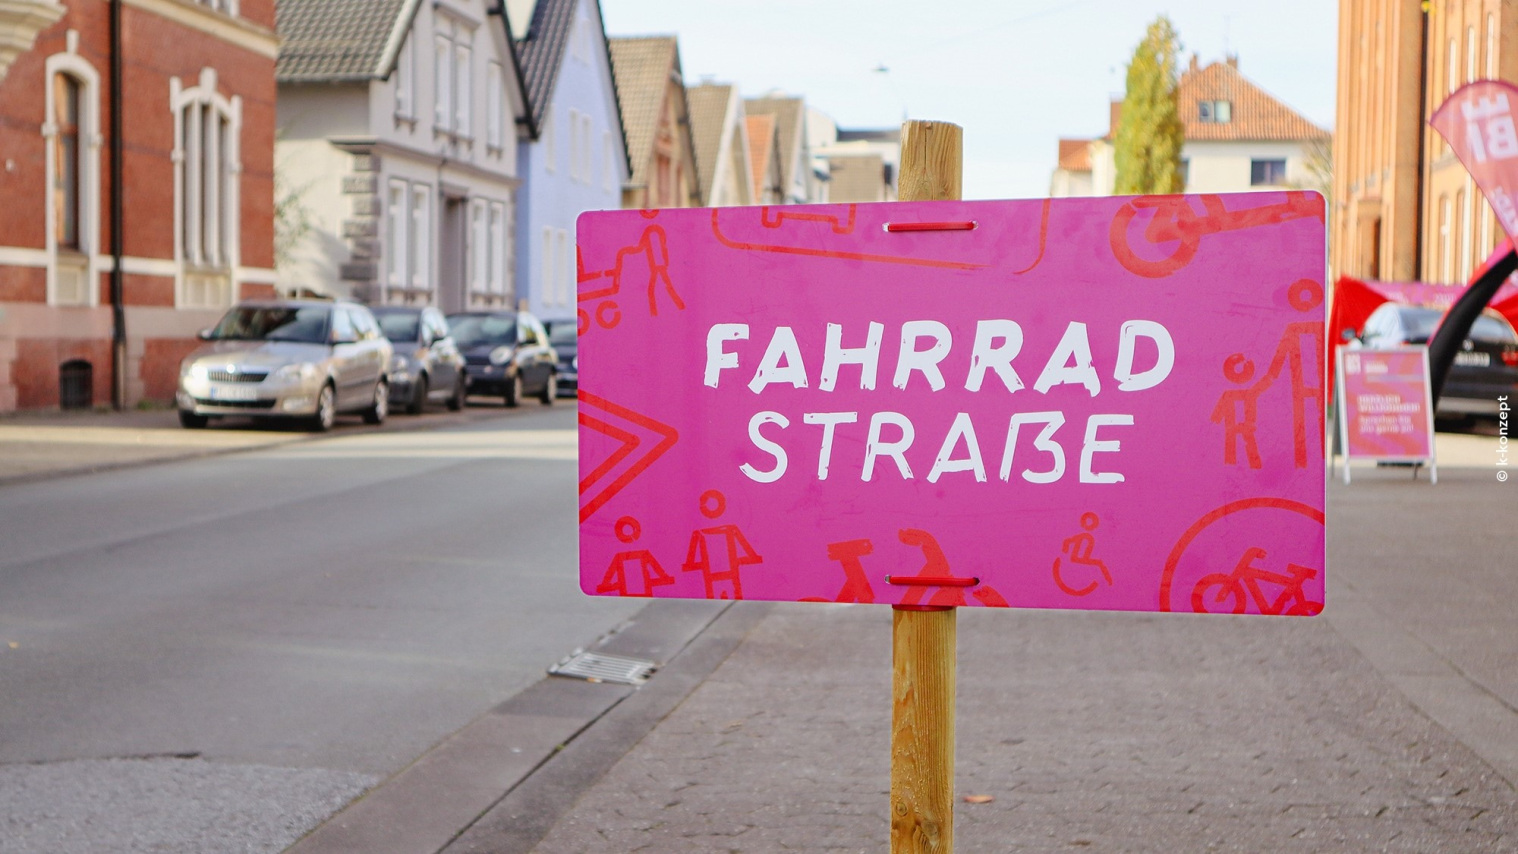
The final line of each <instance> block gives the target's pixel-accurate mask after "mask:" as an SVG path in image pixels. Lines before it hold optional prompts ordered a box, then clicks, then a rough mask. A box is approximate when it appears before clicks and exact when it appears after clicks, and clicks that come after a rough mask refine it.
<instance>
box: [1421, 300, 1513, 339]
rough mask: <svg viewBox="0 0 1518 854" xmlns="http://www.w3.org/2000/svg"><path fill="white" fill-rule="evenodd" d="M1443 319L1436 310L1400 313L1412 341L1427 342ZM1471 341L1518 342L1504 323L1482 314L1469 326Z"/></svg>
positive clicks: (1428, 309) (1425, 309) (1441, 314)
mask: <svg viewBox="0 0 1518 854" xmlns="http://www.w3.org/2000/svg"><path fill="white" fill-rule="evenodd" d="M1442 317H1444V312H1442V311H1440V310H1438V309H1436V308H1411V309H1405V310H1404V311H1403V313H1402V323H1403V325H1404V326H1406V327H1407V337H1408V339H1409V340H1414V341H1419V340H1422V341H1427V340H1429V339H1430V338H1432V337H1433V336H1434V330H1435V329H1438V328H1439V320H1440V318H1442ZM1467 337H1468V338H1470V339H1471V340H1472V341H1487V342H1490V343H1493V344H1511V343H1513V342H1514V341H1518V337H1515V336H1514V335H1513V328H1512V327H1511V326H1509V325H1508V324H1507V322H1506V321H1504V320H1501V319H1500V318H1496V317H1493V316H1491V315H1490V314H1483V315H1481V316H1479V317H1477V318H1476V322H1475V323H1474V324H1473V325H1472V326H1471V331H1470V335H1468V336H1467Z"/></svg>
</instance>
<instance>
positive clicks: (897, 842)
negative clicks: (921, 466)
mask: <svg viewBox="0 0 1518 854" xmlns="http://www.w3.org/2000/svg"><path fill="white" fill-rule="evenodd" d="M962 138H963V135H962V132H961V130H960V128H959V126H958V125H952V124H949V123H947V122H920V121H909V122H905V123H903V124H902V126H901V170H900V172H899V176H898V178H897V198H899V199H900V200H901V201H903V202H921V201H934V200H942V199H950V200H957V199H959V198H960V172H961V169H960V160H961V149H962ZM891 617H892V619H891V633H892V644H891V657H892V672H891V854H919V853H920V852H921V854H926V852H934V854H950V852H952V851H953V850H954V671H955V645H956V643H957V634H958V622H957V620H956V613H955V611H954V609H953V608H928V607H919V606H897V607H896V609H895V610H894V611H893V612H892V615H891Z"/></svg>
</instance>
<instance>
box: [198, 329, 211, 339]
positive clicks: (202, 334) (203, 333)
mask: <svg viewBox="0 0 1518 854" xmlns="http://www.w3.org/2000/svg"><path fill="white" fill-rule="evenodd" d="M211 332H212V330H210V329H202V330H200V331H199V332H197V333H195V337H196V338H199V339H200V340H202V341H210V340H211Z"/></svg>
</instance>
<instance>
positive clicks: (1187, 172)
mask: <svg viewBox="0 0 1518 854" xmlns="http://www.w3.org/2000/svg"><path fill="white" fill-rule="evenodd" d="M1190 183H1191V158H1189V157H1182V158H1181V189H1182V190H1185V189H1186V185H1187V184H1190Z"/></svg>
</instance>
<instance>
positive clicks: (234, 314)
mask: <svg viewBox="0 0 1518 854" xmlns="http://www.w3.org/2000/svg"><path fill="white" fill-rule="evenodd" d="M331 317H332V309H331V308H330V307H328V306H324V305H303V306H291V305H268V306H246V305H240V306H236V307H234V308H233V309H232V310H231V311H228V312H227V313H226V315H225V316H223V317H222V319H221V321H220V322H219V323H217V324H216V326H215V327H214V328H213V329H212V330H211V334H210V336H209V338H210V339H211V340H213V341H300V342H303V343H307V344H325V343H326V342H327V328H328V325H329V323H330V320H331Z"/></svg>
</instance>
